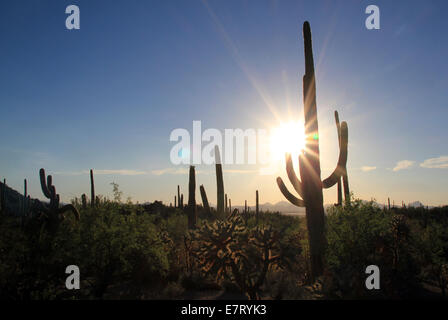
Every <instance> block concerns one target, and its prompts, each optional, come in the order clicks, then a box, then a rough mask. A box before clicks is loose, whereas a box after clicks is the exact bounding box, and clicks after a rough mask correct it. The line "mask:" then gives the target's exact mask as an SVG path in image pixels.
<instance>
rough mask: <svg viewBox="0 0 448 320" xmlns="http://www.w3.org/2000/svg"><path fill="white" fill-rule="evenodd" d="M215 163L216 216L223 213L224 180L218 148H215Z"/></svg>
mask: <svg viewBox="0 0 448 320" xmlns="http://www.w3.org/2000/svg"><path fill="white" fill-rule="evenodd" d="M215 163H216V165H215V166H216V185H217V203H218V204H217V211H218V214H222V213H224V180H223V177H222V164H221V156H220V154H219V148H218V146H215Z"/></svg>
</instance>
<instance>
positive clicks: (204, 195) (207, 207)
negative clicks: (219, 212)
mask: <svg viewBox="0 0 448 320" xmlns="http://www.w3.org/2000/svg"><path fill="white" fill-rule="evenodd" d="M199 190H200V191H201V198H202V205H203V206H204V210H205V212H207V214H210V212H211V211H210V204H209V203H208V199H207V193H206V192H205V188H204V186H203V185H202V184H201V185H200V186H199Z"/></svg>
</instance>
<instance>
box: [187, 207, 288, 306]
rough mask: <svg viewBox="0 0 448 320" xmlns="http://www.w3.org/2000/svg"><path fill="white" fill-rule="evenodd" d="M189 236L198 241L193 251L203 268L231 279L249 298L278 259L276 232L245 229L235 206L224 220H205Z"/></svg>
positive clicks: (212, 273) (254, 297) (254, 293)
mask: <svg viewBox="0 0 448 320" xmlns="http://www.w3.org/2000/svg"><path fill="white" fill-rule="evenodd" d="M192 239H193V241H194V242H198V243H197V244H196V245H195V246H194V248H196V249H195V250H194V251H193V254H194V256H195V257H196V259H197V261H198V262H199V265H200V266H201V269H202V271H203V272H204V273H206V274H211V275H214V276H216V279H217V280H221V279H230V280H231V281H234V282H235V283H236V284H237V285H238V286H239V287H240V289H241V290H242V291H243V292H244V293H246V295H247V296H248V297H249V298H250V299H259V298H260V297H259V293H260V288H261V286H262V285H263V283H264V281H265V279H266V275H267V272H268V270H269V268H270V267H271V266H272V265H273V264H275V263H278V261H279V260H280V255H279V254H278V253H279V252H280V248H279V237H278V234H277V233H276V232H274V231H273V230H272V229H271V228H268V229H259V228H256V229H251V230H249V229H247V228H246V227H244V225H243V222H242V220H241V216H240V215H239V214H238V210H237V209H235V210H234V212H233V213H232V214H230V215H229V216H228V217H227V219H226V220H224V221H223V220H217V221H215V222H214V223H213V224H209V223H208V222H204V224H203V226H202V227H201V228H200V229H198V230H196V231H195V232H194V233H192ZM274 251H275V253H274Z"/></svg>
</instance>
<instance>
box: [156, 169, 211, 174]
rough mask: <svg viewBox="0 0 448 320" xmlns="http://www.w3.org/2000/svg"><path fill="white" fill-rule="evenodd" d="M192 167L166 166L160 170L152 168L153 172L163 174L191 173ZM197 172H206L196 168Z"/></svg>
mask: <svg viewBox="0 0 448 320" xmlns="http://www.w3.org/2000/svg"><path fill="white" fill-rule="evenodd" d="M189 172H190V169H188V168H164V169H158V170H152V171H151V173H152V174H153V175H156V176H161V175H164V174H189ZM195 172H196V174H201V173H204V172H203V171H201V170H196V171H195Z"/></svg>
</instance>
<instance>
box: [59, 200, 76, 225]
mask: <svg viewBox="0 0 448 320" xmlns="http://www.w3.org/2000/svg"><path fill="white" fill-rule="evenodd" d="M67 211H71V212H73V215H74V216H75V219H76V220H78V221H79V217H80V216H79V212H78V210H76V208H75V207H74V206H73V205H72V204H66V205H64V206H62V207H61V208H59V209H58V214H62V215H63V214H64V213H65V212H67Z"/></svg>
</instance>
